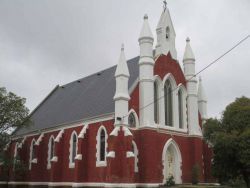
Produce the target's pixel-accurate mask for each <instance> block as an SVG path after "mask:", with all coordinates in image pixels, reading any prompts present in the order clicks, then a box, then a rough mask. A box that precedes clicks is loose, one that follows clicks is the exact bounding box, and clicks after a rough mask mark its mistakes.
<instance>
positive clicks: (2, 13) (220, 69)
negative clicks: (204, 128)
mask: <svg viewBox="0 0 250 188" xmlns="http://www.w3.org/2000/svg"><path fill="white" fill-rule="evenodd" d="M168 7H169V9H170V12H171V16H172V19H173V22H174V26H175V30H176V34H177V38H176V47H177V53H178V59H179V62H180V63H181V64H182V56H183V50H184V47H185V38H186V37H187V36H189V37H190V38H191V45H192V47H193V50H194V53H195V56H196V65H197V66H196V69H197V71H198V70H201V69H202V68H203V67H204V66H206V65H207V64H209V63H210V62H211V61H213V60H214V59H216V58H217V57H218V56H220V55H221V54H222V53H223V52H224V51H225V50H227V49H229V48H230V47H231V46H232V45H234V44H235V43H236V42H237V41H239V40H240V39H241V38H243V37H244V36H246V35H247V34H250V22H249V19H248V18H249V17H250V11H249V10H250V1H249V0H239V1H234V0H220V1H216V0H212V1H208V0H203V1H200V0H181V1H169V3H168ZM161 11H162V1H152V0H137V1H134V0H126V1H117V0H106V1H97V0H91V1H90V0H84V1H83V0H74V1H71V0H53V1H51V0H43V1H33V0H13V1H9V0H0V86H5V87H7V89H8V90H11V91H14V92H15V93H17V94H18V95H21V96H23V97H26V98H27V105H28V107H29V108H30V109H34V108H35V106H36V105H37V104H38V103H39V102H40V101H41V100H42V99H43V98H44V97H45V96H46V95H47V94H48V93H49V92H50V90H52V88H53V87H54V86H55V85H56V84H65V83H67V82H70V81H73V80H75V79H78V78H81V77H84V76H86V75H89V74H91V73H94V72H97V71H100V70H102V69H105V68H108V67H109V66H112V65H114V64H116V63H117V60H118V56H119V50H120V44H121V43H123V42H124V43H125V52H126V57H127V59H129V58H132V57H134V56H137V55H138V54H139V47H138V41H137V38H138V35H139V32H140V29H141V26H142V17H143V15H144V14H145V13H148V15H149V22H150V25H151V28H152V30H153V32H154V33H155V27H156V24H157V22H158V19H159V17H160V14H161ZM249 49H250V39H249V40H248V41H246V42H245V43H244V44H242V45H241V46H239V48H237V49H236V50H235V51H233V52H232V53H230V54H229V55H228V56H226V57H225V58H224V59H222V60H221V61H220V62H219V63H218V64H216V65H214V66H213V67H211V68H209V69H208V70H207V71H205V72H203V73H202V74H201V75H202V77H203V84H204V87H205V90H206V92H207V98H208V101H209V103H208V113H209V115H210V116H219V114H220V112H221V111H222V110H223V109H224V108H225V105H227V104H228V103H229V102H232V101H233V100H234V99H235V97H240V96H242V95H246V96H248V97H249V96H250V87H249V86H247V85H249V84H247V83H249V82H250V76H249V70H250V56H249Z"/></svg>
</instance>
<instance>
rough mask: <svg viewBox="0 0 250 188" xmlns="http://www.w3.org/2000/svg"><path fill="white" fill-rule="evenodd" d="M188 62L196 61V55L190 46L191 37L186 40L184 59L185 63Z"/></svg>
mask: <svg viewBox="0 0 250 188" xmlns="http://www.w3.org/2000/svg"><path fill="white" fill-rule="evenodd" d="M186 60H192V61H195V57H194V53H193V50H192V48H191V46H190V38H189V37H187V39H186V48H185V52H184V57H183V61H186Z"/></svg>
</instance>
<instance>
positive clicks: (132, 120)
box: [128, 112, 136, 127]
mask: <svg viewBox="0 0 250 188" xmlns="http://www.w3.org/2000/svg"><path fill="white" fill-rule="evenodd" d="M128 125H129V127H135V126H136V119H135V115H134V113H133V112H131V113H130V114H129V116H128Z"/></svg>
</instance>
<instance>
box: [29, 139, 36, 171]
mask: <svg viewBox="0 0 250 188" xmlns="http://www.w3.org/2000/svg"><path fill="white" fill-rule="evenodd" d="M35 143H36V142H35V140H32V142H31V144H30V161H29V169H31V165H32V161H33V160H34V159H35V158H36V151H35Z"/></svg>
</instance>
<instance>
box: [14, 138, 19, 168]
mask: <svg viewBox="0 0 250 188" xmlns="http://www.w3.org/2000/svg"><path fill="white" fill-rule="evenodd" d="M18 145H19V143H18V142H16V145H15V148H14V156H13V170H15V167H16V162H17V159H16V157H17V152H18V151H17V150H18Z"/></svg>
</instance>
